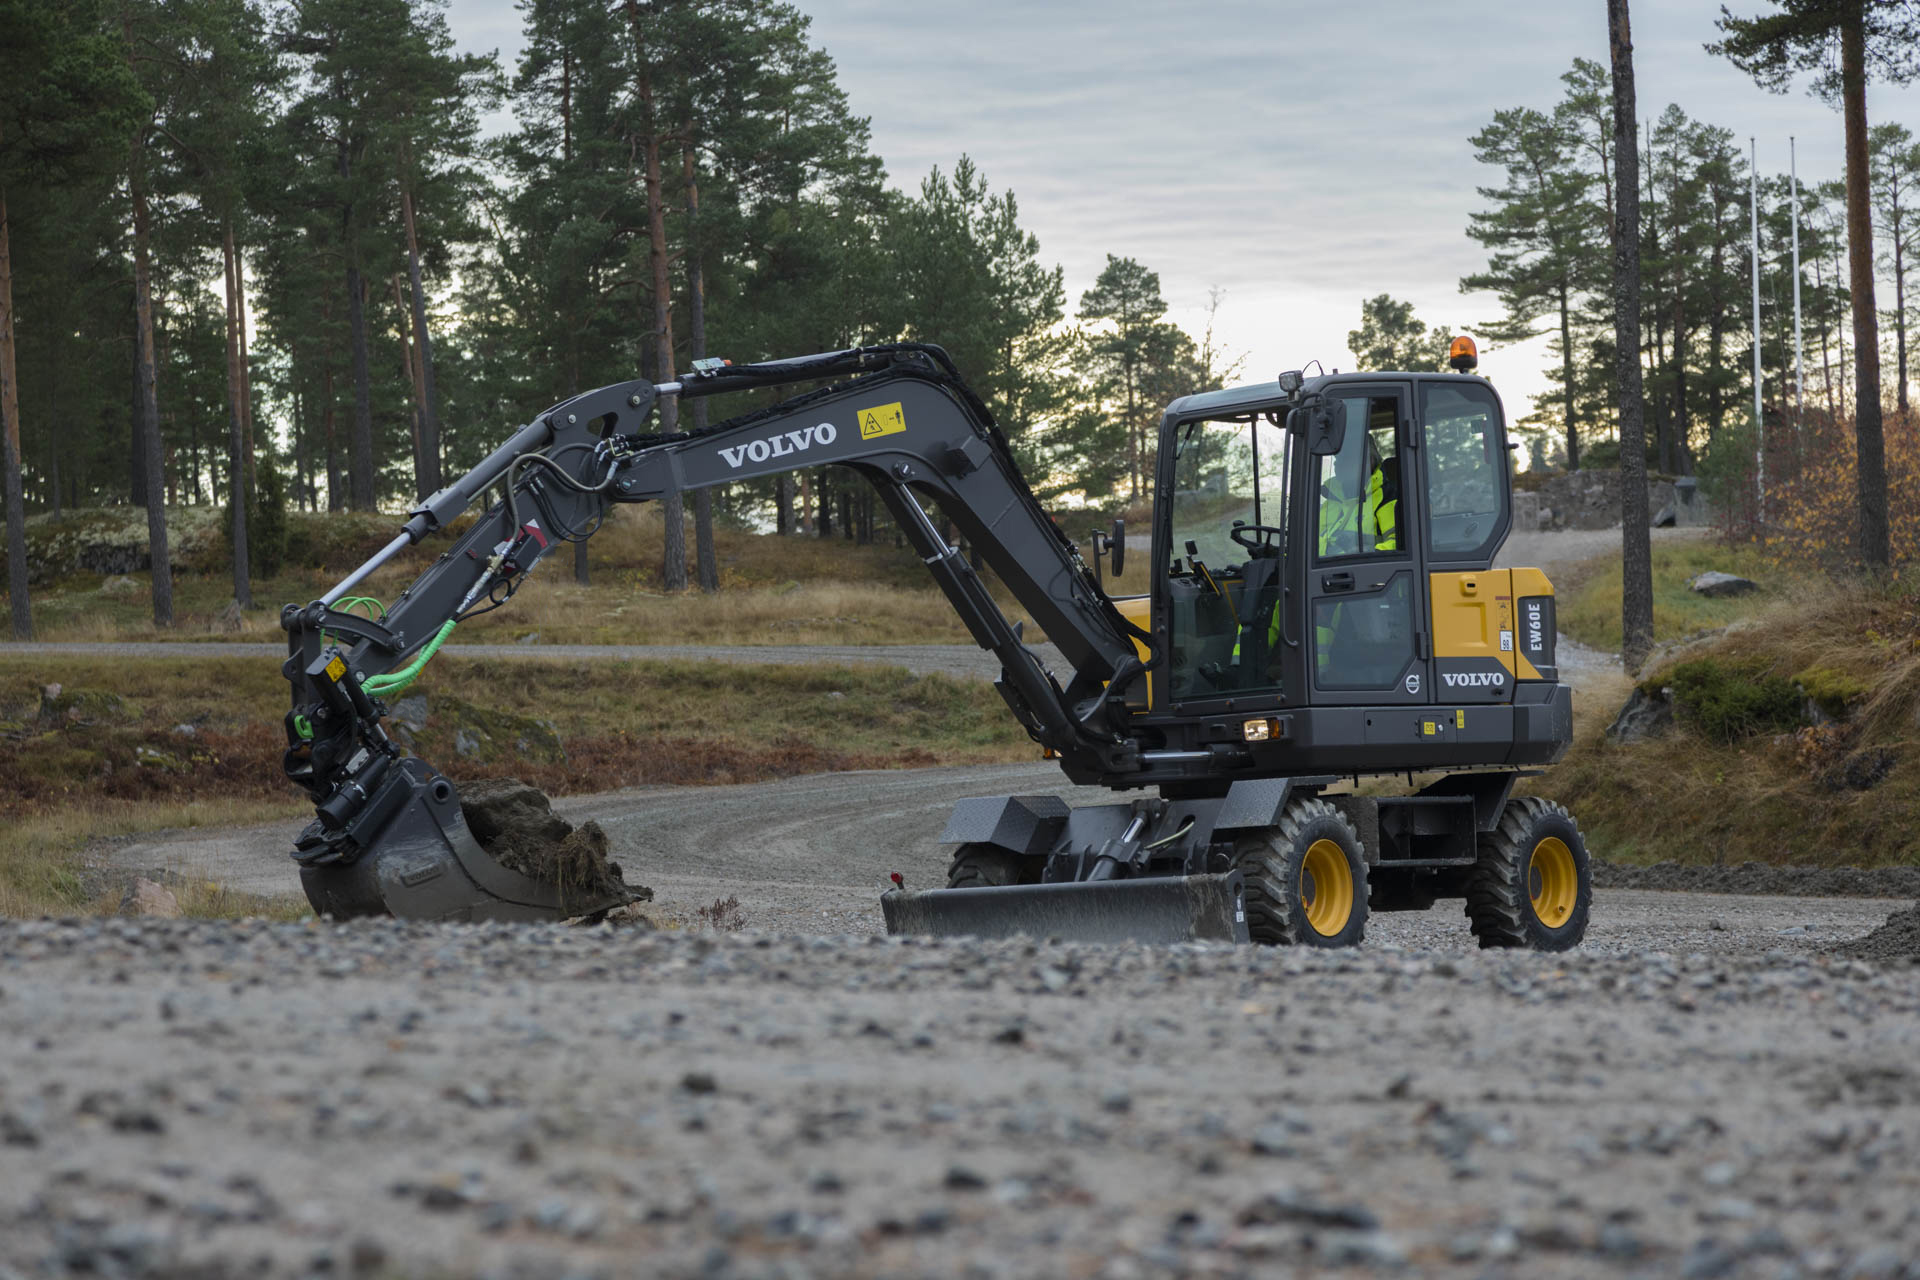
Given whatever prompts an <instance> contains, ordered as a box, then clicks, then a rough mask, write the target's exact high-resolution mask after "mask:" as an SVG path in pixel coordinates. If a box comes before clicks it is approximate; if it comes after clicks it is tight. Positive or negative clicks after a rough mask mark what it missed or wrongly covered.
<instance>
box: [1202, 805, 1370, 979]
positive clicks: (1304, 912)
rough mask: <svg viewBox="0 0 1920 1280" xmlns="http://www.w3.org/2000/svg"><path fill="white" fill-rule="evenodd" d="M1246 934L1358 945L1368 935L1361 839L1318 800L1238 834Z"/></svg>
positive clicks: (1297, 942)
mask: <svg viewBox="0 0 1920 1280" xmlns="http://www.w3.org/2000/svg"><path fill="white" fill-rule="evenodd" d="M1234 861H1235V864H1236V865H1237V866H1238V867H1239V868H1240V874H1241V876H1242V877H1244V878H1245V880H1246V904H1247V933H1248V935H1249V936H1250V937H1251V938H1252V939H1253V940H1254V941H1255V942H1264V943H1268V944H1277V945H1282V946H1308V947H1357V946H1359V945H1360V940H1361V939H1362V938H1364V937H1365V936H1366V932H1367V863H1366V859H1365V858H1364V857H1362V856H1361V853H1360V836H1359V833H1357V832H1356V831H1354V829H1353V824H1352V823H1350V822H1348V821H1347V820H1346V818H1345V816H1343V815H1342V814H1341V812H1340V811H1339V810H1338V809H1336V808H1334V807H1333V806H1332V805H1330V804H1328V803H1327V802H1326V801H1325V800H1296V801H1294V802H1293V803H1292V804H1290V805H1288V806H1287V807H1286V809H1285V811H1283V812H1282V813H1281V815H1280V821H1279V822H1278V823H1277V824H1276V825H1274V826H1271V827H1268V828H1267V829H1266V830H1264V831H1261V832H1259V833H1257V834H1255V835H1250V836H1245V837H1242V838H1241V840H1240V842H1239V843H1238V845H1236V846H1235V849H1234Z"/></svg>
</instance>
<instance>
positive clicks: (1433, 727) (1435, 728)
mask: <svg viewBox="0 0 1920 1280" xmlns="http://www.w3.org/2000/svg"><path fill="white" fill-rule="evenodd" d="M1420 729H1421V732H1423V733H1425V734H1426V735H1427V736H1428V737H1432V736H1433V735H1434V734H1436V733H1438V732H1440V726H1439V725H1437V724H1435V723H1434V722H1433V721H1431V720H1423V721H1421V722H1420Z"/></svg>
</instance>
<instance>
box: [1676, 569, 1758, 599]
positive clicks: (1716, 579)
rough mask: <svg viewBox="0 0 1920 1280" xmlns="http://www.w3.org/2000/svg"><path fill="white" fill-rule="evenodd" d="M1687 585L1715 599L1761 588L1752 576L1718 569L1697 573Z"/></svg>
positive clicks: (1739, 594)
mask: <svg viewBox="0 0 1920 1280" xmlns="http://www.w3.org/2000/svg"><path fill="white" fill-rule="evenodd" d="M1687 586H1688V587H1689V588H1690V589H1691V590H1693V591H1694V592H1696V593H1698V594H1700V595H1703V596H1706V597H1708V598H1709V599H1714V600H1719V599H1723V598H1725V597H1728V596H1744V595H1747V594H1748V593H1750V592H1754V591H1758V590H1759V589H1760V584H1759V583H1757V582H1755V581H1754V580H1753V579H1751V578H1742V577H1740V576H1739V575H1738V574H1733V573H1721V572H1720V571H1719V570H1718V569H1709V570H1707V572H1705V573H1702V574H1699V575H1697V576H1696V577H1694V578H1693V580H1692V581H1690V582H1688V583H1687Z"/></svg>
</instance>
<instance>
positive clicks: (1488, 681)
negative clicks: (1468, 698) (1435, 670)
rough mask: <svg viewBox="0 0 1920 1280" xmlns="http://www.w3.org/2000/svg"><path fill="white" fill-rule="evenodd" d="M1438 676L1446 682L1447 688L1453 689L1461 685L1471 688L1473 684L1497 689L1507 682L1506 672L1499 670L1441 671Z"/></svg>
mask: <svg viewBox="0 0 1920 1280" xmlns="http://www.w3.org/2000/svg"><path fill="white" fill-rule="evenodd" d="M1440 678H1441V679H1442V680H1445V681H1446V682H1447V685H1448V687H1449V688H1453V689H1458V688H1462V687H1467V688H1471V687H1473V686H1475V685H1481V686H1491V687H1493V688H1495V689H1498V688H1499V687H1500V686H1501V685H1503V684H1505V683H1506V682H1507V677H1506V673H1505V672H1501V671H1466V672H1459V671H1443V672H1441V673H1440Z"/></svg>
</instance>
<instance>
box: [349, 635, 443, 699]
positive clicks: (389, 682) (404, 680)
mask: <svg viewBox="0 0 1920 1280" xmlns="http://www.w3.org/2000/svg"><path fill="white" fill-rule="evenodd" d="M458 622H459V619H457V618H448V619H447V620H446V622H445V623H443V624H442V625H441V627H440V630H439V631H437V632H435V633H434V637H433V639H431V640H429V641H427V643H426V647H425V648H423V649H421V650H420V652H419V654H418V655H417V656H416V657H415V658H414V660H413V661H412V662H409V663H408V664H407V665H406V666H404V667H402V668H401V669H400V670H398V671H390V672H388V673H387V674H386V675H384V676H373V677H371V678H369V679H368V680H367V682H366V683H365V684H364V685H362V686H361V687H362V688H364V689H365V690H366V691H367V692H368V693H369V694H371V695H372V696H374V697H376V698H378V697H385V696H386V695H387V694H390V693H398V692H400V691H401V690H402V689H404V688H406V687H407V686H408V685H410V684H412V683H413V681H414V678H415V677H416V676H418V675H419V674H420V670H421V668H423V667H425V666H426V665H427V660H428V659H429V658H431V657H433V655H434V654H436V653H438V652H439V651H440V646H441V645H443V644H445V643H446V640H447V637H448V636H450V635H452V634H453V628H454V627H455V626H456V625H457V624H458Z"/></svg>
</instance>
